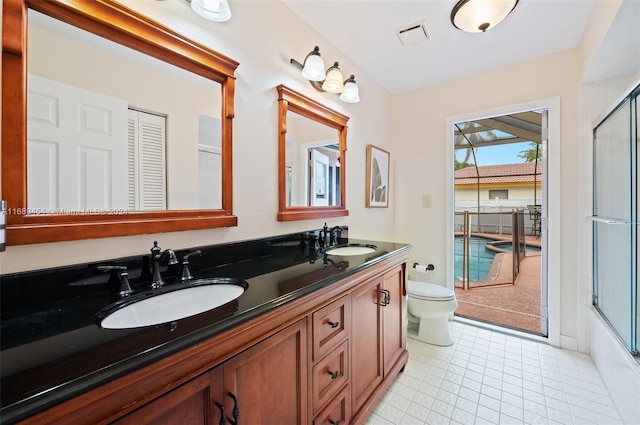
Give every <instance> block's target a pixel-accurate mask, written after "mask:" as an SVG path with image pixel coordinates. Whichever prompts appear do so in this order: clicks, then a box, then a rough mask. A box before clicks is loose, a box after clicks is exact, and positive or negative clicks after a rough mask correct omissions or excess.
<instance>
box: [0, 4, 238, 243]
mask: <svg viewBox="0 0 640 425" xmlns="http://www.w3.org/2000/svg"><path fill="white" fill-rule="evenodd" d="M2 39H3V51H2V63H3V83H2V89H3V90H2V101H3V108H2V114H3V118H2V121H3V129H2V130H3V136H4V137H3V144H2V156H3V165H2V197H3V198H5V199H6V200H7V203H8V212H9V214H8V219H7V232H8V233H7V241H8V244H9V245H15V244H25V243H40V242H50V241H63V240H74V239H85V238H97V237H108V236H120V235H133V234H141V233H152V232H169V231H177V230H193V229H203V228H212V227H227V226H235V225H237V218H236V217H235V216H233V214H232V198H231V195H232V179H231V164H232V158H231V146H232V119H233V93H234V87H235V78H234V72H235V69H236V67H237V66H238V63H237V62H235V61H233V60H232V59H230V58H227V57H225V56H223V55H220V54H219V53H217V52H215V51H213V50H210V49H208V48H207V47H205V46H202V45H199V44H197V43H196V42H194V41H192V40H189V39H187V38H185V37H183V36H181V35H180V34H177V33H174V32H173V31H172V30H170V29H168V28H166V27H163V26H161V25H160V24H158V23H157V22H155V21H152V20H150V19H149V18H147V17H145V16H143V15H140V14H138V13H137V12H135V11H132V10H130V9H128V8H126V7H125V6H123V5H121V4H119V3H117V2H115V1H113V0H96V1H90V2H88V1H86V0H65V1H61V0H49V1H46V2H41V1H31V0H23V1H15V2H5V3H4V6H3V37H2Z"/></svg>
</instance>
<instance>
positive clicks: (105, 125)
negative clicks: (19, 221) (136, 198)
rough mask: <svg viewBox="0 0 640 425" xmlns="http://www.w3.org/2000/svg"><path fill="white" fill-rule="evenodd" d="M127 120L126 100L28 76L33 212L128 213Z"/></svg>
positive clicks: (29, 193) (31, 200)
mask: <svg viewBox="0 0 640 425" xmlns="http://www.w3.org/2000/svg"><path fill="white" fill-rule="evenodd" d="M127 114H128V109H127V102H126V101H124V100H122V99H118V98H114V97H110V96H105V95H102V94H99V93H94V92H91V91H88V90H82V89H78V88H76V87H73V86H70V85H67V84H62V83H58V82H56V81H51V80H48V79H45V78H41V77H38V76H36V75H29V102H28V114H27V116H28V128H29V131H28V141H27V146H28V148H27V149H28V157H27V158H28V170H29V173H28V174H29V175H28V199H29V208H30V209H33V210H41V211H42V212H50V213H53V212H58V211H76V210H83V211H97V210H107V209H122V210H126V209H127V207H128V196H127V194H128V182H127V176H128V173H127V170H128V163H129V160H128V148H127V143H126V140H127V137H126V135H127ZM121 141H123V142H124V143H121Z"/></svg>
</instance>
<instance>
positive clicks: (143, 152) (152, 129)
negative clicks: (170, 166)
mask: <svg viewBox="0 0 640 425" xmlns="http://www.w3.org/2000/svg"><path fill="white" fill-rule="evenodd" d="M128 130H129V134H128V139H129V145H128V169H127V171H128V172H127V177H128V187H129V190H128V194H129V209H130V210H136V211H153V210H164V209H166V208H167V187H166V161H165V155H166V153H165V134H166V118H165V117H164V116H159V115H154V114H150V113H147V112H142V111H136V110H133V109H130V110H129V126H128Z"/></svg>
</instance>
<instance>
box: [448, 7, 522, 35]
mask: <svg viewBox="0 0 640 425" xmlns="http://www.w3.org/2000/svg"><path fill="white" fill-rule="evenodd" d="M517 4H518V0H460V1H458V3H456V5H455V6H454V7H453V10H452V11H451V23H452V24H453V26H454V27H456V28H458V29H459V30H462V31H466V32H485V31H486V30H488V29H490V28H493V27H495V26H496V25H498V24H499V23H500V22H502V20H503V19H504V18H506V17H507V15H509V14H510V13H511V12H512V11H513V9H515V7H516V5H517Z"/></svg>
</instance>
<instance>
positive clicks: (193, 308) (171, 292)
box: [98, 278, 248, 329]
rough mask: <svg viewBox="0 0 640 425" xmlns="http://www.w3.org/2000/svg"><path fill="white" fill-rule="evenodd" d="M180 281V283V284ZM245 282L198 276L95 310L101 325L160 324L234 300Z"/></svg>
mask: <svg viewBox="0 0 640 425" xmlns="http://www.w3.org/2000/svg"><path fill="white" fill-rule="evenodd" d="M180 285H182V286H180ZM247 286H248V285H247V283H246V282H244V281H242V280H238V279H228V278H214V279H208V280H207V279H201V280H197V281H193V282H190V283H188V284H180V283H177V284H174V285H170V286H168V287H163V288H162V289H161V291H165V292H162V293H159V294H157V295H154V294H149V295H146V296H143V297H142V298H140V299H136V297H135V296H134V297H132V298H131V299H124V300H122V301H120V302H118V303H116V304H115V305H112V306H110V307H107V308H105V309H104V310H102V311H101V312H100V313H98V318H99V322H100V326H101V327H102V328H104V329H132V328H142V327H145V326H154V325H160V324H163V323H171V322H173V321H176V320H179V319H184V318H185V317H189V316H194V315H196V314H199V313H203V312H205V311H209V310H212V309H214V308H216V307H220V306H222V305H224V304H227V303H228V302H230V301H233V300H235V299H236V298H238V297H239V296H240V295H242V294H243V293H244V291H245V290H246V288H247Z"/></svg>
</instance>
